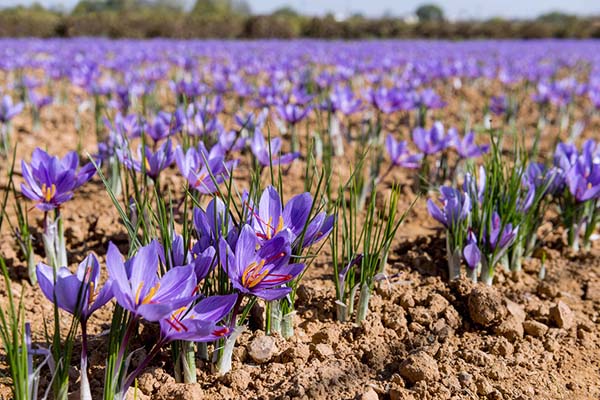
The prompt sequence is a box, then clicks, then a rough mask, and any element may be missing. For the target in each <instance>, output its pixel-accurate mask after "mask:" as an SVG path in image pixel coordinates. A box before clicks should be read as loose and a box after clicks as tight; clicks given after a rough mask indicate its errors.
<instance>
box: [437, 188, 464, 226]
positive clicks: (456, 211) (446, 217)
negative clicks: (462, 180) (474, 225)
mask: <svg viewBox="0 0 600 400" xmlns="http://www.w3.org/2000/svg"><path fill="white" fill-rule="evenodd" d="M440 192H441V193H442V197H441V200H442V204H443V207H442V209H440V208H439V207H438V206H437V205H436V204H435V203H434V202H433V200H431V199H428V200H427V210H428V211H429V214H430V215H431V216H432V217H433V218H434V219H436V220H437V221H438V222H440V223H441V224H443V225H444V226H445V227H446V228H447V229H452V227H453V226H455V225H456V224H457V223H458V222H460V221H463V220H464V219H465V218H467V216H468V215H469V213H470V212H471V200H470V197H469V196H466V195H465V194H464V193H463V192H462V191H460V190H458V189H454V188H451V187H448V186H442V187H441V188H440Z"/></svg>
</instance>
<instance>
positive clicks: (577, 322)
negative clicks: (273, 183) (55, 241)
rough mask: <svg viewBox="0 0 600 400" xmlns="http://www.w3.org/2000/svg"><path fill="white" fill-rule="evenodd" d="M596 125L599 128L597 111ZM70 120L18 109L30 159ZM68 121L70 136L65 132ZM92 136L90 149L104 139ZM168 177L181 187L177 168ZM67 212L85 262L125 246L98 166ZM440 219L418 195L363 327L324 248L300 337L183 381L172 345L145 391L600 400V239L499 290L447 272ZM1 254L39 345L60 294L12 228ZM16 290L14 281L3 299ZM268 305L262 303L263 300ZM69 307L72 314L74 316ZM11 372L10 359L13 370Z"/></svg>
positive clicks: (98, 321) (311, 279)
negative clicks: (24, 255) (340, 306)
mask: <svg viewBox="0 0 600 400" xmlns="http://www.w3.org/2000/svg"><path fill="white" fill-rule="evenodd" d="M452 109H453V108H452V106H450V110H452ZM594 121H595V120H594ZM84 122H85V121H84ZM87 124H89V121H87ZM592 125H595V126H596V127H597V125H598V124H597V121H595V122H594V124H592ZM70 126H72V112H71V111H70V109H69V108H68V107H65V108H64V110H63V109H61V108H60V107H58V106H57V107H56V108H55V109H54V112H53V113H52V114H51V115H50V116H46V117H45V119H44V125H43V128H42V130H41V131H39V132H36V133H33V132H30V131H29V129H28V122H27V120H26V119H25V118H21V119H18V120H17V123H16V125H15V127H16V128H17V132H18V133H17V135H16V139H17V140H18V142H19V146H20V147H19V153H18V157H19V159H20V158H21V157H22V158H26V159H28V157H29V155H30V154H31V150H32V149H33V148H34V147H35V146H40V147H45V148H48V150H49V151H50V152H51V153H55V154H61V155H62V154H64V153H65V152H66V151H67V150H70V149H72V148H73V147H74V145H71V144H72V143H76V139H75V138H76V136H75V134H74V132H72V128H70ZM89 128H90V129H89V132H92V129H91V127H89ZM59 131H60V132H61V135H60V137H59V138H60V140H56V138H57V135H56V132H59ZM86 146H87V147H88V150H90V151H92V150H93V149H94V146H95V145H94V141H93V139H90V141H89V143H88V142H86ZM340 162H345V163H348V162H349V161H347V160H340ZM17 169H18V170H20V168H17ZM4 171H5V169H4V168H3V169H1V172H2V175H3V176H2V178H1V179H2V180H1V182H2V183H3V184H4V183H5V178H4V174H5V173H4ZM302 171H303V169H302V166H301V165H300V164H299V165H298V166H294V167H292V169H291V170H290V171H289V175H288V177H289V179H287V180H286V185H285V191H286V197H287V198H289V197H290V196H291V195H292V194H295V193H298V192H300V191H301V190H302V184H301V180H300V178H301V175H302ZM247 175H248V171H247V167H246V166H245V165H244V164H243V163H242V165H241V166H240V170H239V172H236V178H238V179H239V180H241V181H243V180H244V178H245V177H247ZM167 181H168V183H170V184H173V185H175V186H174V187H180V186H181V185H180V182H181V178H179V177H177V176H176V174H175V173H172V174H169V175H168V179H167ZM392 181H396V182H401V183H403V184H404V185H403V187H402V192H403V193H404V195H405V196H404V197H403V198H402V205H403V206H407V205H408V204H410V203H411V201H412V199H413V198H414V194H413V193H412V191H411V189H410V182H411V178H409V175H408V173H407V172H406V171H394V172H393V173H392V174H390V175H389V176H388V178H387V179H386V181H385V182H384V183H383V185H382V193H384V194H385V192H386V191H389V184H390V183H391V182H392ZM288 182H289V184H288ZM294 182H297V184H295V183H294ZM386 185H387V186H386ZM28 206H29V205H28ZM9 215H12V212H11V211H10V210H9ZM63 215H64V216H65V217H66V221H65V226H66V227H67V230H66V236H67V242H68V248H69V252H70V259H71V261H72V263H73V264H75V263H76V262H78V261H80V260H81V259H82V258H83V256H84V255H85V254H86V253H87V252H88V251H95V252H96V253H97V254H98V255H99V256H100V259H101V262H103V261H104V254H105V252H106V248H107V244H108V242H109V241H113V242H115V243H116V244H117V245H119V246H120V247H121V250H123V251H124V250H125V249H126V246H127V235H126V233H125V230H124V228H123V227H122V226H121V225H120V223H119V220H118V215H117V213H116V211H115V210H114V207H113V206H112V204H111V202H110V199H109V198H108V196H107V195H106V193H105V191H104V189H103V187H102V183H101V182H100V181H99V180H98V179H97V178H95V179H94V180H93V181H92V182H91V183H90V184H88V185H86V186H85V187H84V188H83V189H82V190H80V191H79V192H77V194H76V196H75V199H74V200H73V201H71V202H69V203H68V204H66V205H65V207H64V210H63ZM30 216H31V221H32V223H34V225H35V226H37V228H34V234H35V235H36V237H37V238H38V242H37V246H36V253H37V254H43V248H42V246H41V242H40V241H39V234H40V231H39V230H40V227H41V217H42V215H41V213H40V212H38V211H36V210H31V212H30ZM434 228H436V223H435V222H434V221H433V220H431V219H430V218H429V217H428V216H427V212H426V210H425V206H424V201H419V202H418V203H417V205H416V207H415V209H414V210H413V211H411V213H410V214H409V216H408V219H407V221H406V223H405V224H404V225H403V227H402V228H401V229H400V231H399V233H398V237H397V239H396V240H395V244H394V248H393V252H392V254H391V255H390V257H389V260H388V262H389V265H388V266H387V268H386V272H387V275H388V279H387V280H384V281H382V282H380V283H379V284H378V287H377V289H376V292H375V294H374V295H373V297H372V299H371V312H370V314H369V316H368V318H367V321H366V322H365V323H364V324H363V325H361V326H356V325H355V324H353V323H352V322H345V323H340V322H337V321H335V303H334V302H335V298H334V286H333V281H332V269H331V266H330V264H329V263H328V256H327V253H328V252H327V251H324V255H323V256H322V257H321V258H320V259H319V261H318V262H317V263H315V265H313V266H312V267H311V269H310V270H309V271H308V273H307V274H306V276H305V278H304V281H303V283H302V285H301V287H300V289H299V292H298V303H297V315H296V320H295V322H296V328H295V336H294V337H293V338H292V339H291V340H288V341H286V340H283V339H282V338H279V337H273V338H271V337H265V336H264V332H262V331H260V330H251V329H249V330H247V331H246V332H245V333H244V334H242V336H241V338H240V339H239V341H238V345H237V348H236V350H235V354H234V364H233V371H232V372H231V373H229V374H227V375H226V376H223V377H219V376H217V375H216V374H215V373H214V372H213V371H212V370H211V364H210V363H203V362H202V361H200V360H199V361H198V366H197V367H198V378H199V379H198V381H199V382H200V383H198V384H194V385H185V384H177V383H175V382H174V378H173V371H172V367H171V362H170V358H169V357H170V354H169V352H168V351H165V352H164V353H163V354H162V355H161V356H160V357H159V358H158V359H156V360H155V362H153V364H152V366H151V367H150V368H149V369H148V370H147V371H146V372H145V373H143V374H142V375H141V376H140V378H139V381H138V389H139V390H138V393H137V395H136V396H137V397H136V398H137V399H148V398H150V399H203V398H206V399H214V398H225V399H271V398H277V399H288V398H289V399H292V398H298V399H355V398H360V399H365V400H370V399H377V398H383V399H404V398H432V399H433V398H435V399H442V398H493V399H496V398H498V399H501V398H506V399H532V398H538V399H562V398H573V399H597V398H600V340H599V333H600V332H599V329H598V328H599V311H600V279H598V277H599V275H600V249H599V248H598V246H597V244H596V245H595V246H594V247H593V248H592V250H591V252H589V253H588V254H584V255H577V256H574V255H572V254H570V253H569V251H568V250H567V249H566V248H564V246H563V238H562V235H561V232H553V233H552V234H551V235H549V236H548V237H546V238H545V240H546V242H545V247H544V251H545V253H546V254H547V256H548V257H547V260H546V269H547V275H546V278H545V280H543V281H540V280H539V278H538V273H539V269H540V260H539V259H537V258H533V259H531V260H527V261H526V262H525V265H524V270H523V272H521V273H520V274H518V275H513V274H508V273H504V272H502V271H498V273H497V275H498V276H497V281H498V282H497V283H495V284H494V286H493V287H492V288H487V287H483V286H482V285H473V284H471V283H470V282H468V281H466V280H463V281H458V282H452V283H449V282H447V280H446V279H445V278H444V269H445V252H444V249H445V243H444V238H443V236H441V235H440V233H439V232H438V231H437V230H436V229H434ZM325 247H327V246H325ZM0 252H1V253H2V254H3V256H4V257H5V258H6V260H7V264H8V266H9V268H10V271H11V278H12V281H13V289H14V290H15V293H16V294H17V295H20V293H21V292H22V291H25V296H24V301H25V312H26V317H27V320H28V321H30V322H31V323H32V328H33V331H34V332H35V334H36V336H35V337H34V339H35V340H36V341H37V342H38V343H41V342H43V336H42V332H43V326H44V320H46V321H51V318H52V307H51V304H50V303H49V302H48V301H47V300H46V299H45V298H44V297H43V295H42V294H41V292H40V291H39V289H37V288H32V287H31V286H30V285H29V284H28V283H27V281H26V277H27V273H26V269H25V266H24V263H23V262H22V261H21V260H20V255H19V253H18V251H17V246H16V244H15V242H14V240H13V239H12V238H11V235H10V233H9V232H8V230H7V229H4V228H3V232H2V233H1V237H0ZM5 293H6V292H5V286H4V284H3V283H2V284H1V285H0V294H1V298H2V299H5ZM111 307H112V306H111V305H109V306H107V307H106V308H104V309H103V310H100V312H98V313H96V314H95V315H94V316H93V318H92V320H91V322H90V328H89V329H90V331H91V335H92V337H91V340H90V347H91V366H92V367H91V383H92V387H93V390H94V398H101V390H102V380H103V373H104V370H103V365H104V362H105V360H104V357H105V354H106V331H107V329H108V328H109V324H110V312H111V311H110V310H111ZM256 311H257V314H260V309H259V310H256ZM62 317H63V319H64V324H63V325H66V324H67V323H68V322H69V317H68V316H67V315H63V316H62ZM155 334H156V332H155V331H154V327H152V326H144V327H143V328H142V331H141V332H140V338H141V340H140V341H139V343H140V347H141V348H142V350H140V351H139V352H138V353H137V355H136V357H134V359H133V360H132V364H133V365H135V364H136V363H137V362H139V361H140V359H141V357H142V355H143V353H144V351H145V350H144V347H146V348H149V346H150V344H151V338H152V337H153V335H154V336H155ZM76 351H78V349H76ZM74 358H75V359H76V358H77V357H74ZM76 364H77V363H76V361H75V360H74V366H73V373H72V380H71V381H72V389H73V398H78V394H77V387H78V382H77V377H78V367H77V366H76ZM7 372H8V371H7V368H6V366H5V365H2V375H6V374H7ZM48 379H49V377H48V376H47V375H45V376H44V377H43V378H42V381H41V386H42V387H44V386H45V384H46V383H47V382H48ZM7 383H8V381H7V378H2V379H1V380H0V397H1V396H4V398H8V397H10V391H9V388H8V386H7ZM132 398H133V397H132Z"/></svg>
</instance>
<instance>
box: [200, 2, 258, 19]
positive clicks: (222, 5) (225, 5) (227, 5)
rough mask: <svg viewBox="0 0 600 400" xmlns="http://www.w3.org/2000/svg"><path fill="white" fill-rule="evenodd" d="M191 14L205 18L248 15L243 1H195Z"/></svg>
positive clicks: (249, 10) (248, 11)
mask: <svg viewBox="0 0 600 400" xmlns="http://www.w3.org/2000/svg"><path fill="white" fill-rule="evenodd" d="M192 14H198V15H205V16H227V15H250V14H251V9H250V6H249V5H248V3H247V2H246V1H245V0H196V3H195V4H194V7H193V8H192Z"/></svg>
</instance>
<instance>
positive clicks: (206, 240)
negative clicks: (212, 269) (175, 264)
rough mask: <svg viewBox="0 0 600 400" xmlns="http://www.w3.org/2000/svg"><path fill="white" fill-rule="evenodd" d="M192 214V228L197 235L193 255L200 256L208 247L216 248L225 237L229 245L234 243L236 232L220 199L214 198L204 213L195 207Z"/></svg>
mask: <svg viewBox="0 0 600 400" xmlns="http://www.w3.org/2000/svg"><path fill="white" fill-rule="evenodd" d="M193 214H194V218H193V222H194V228H195V229H196V233H197V235H198V241H197V242H196V244H195V245H194V248H193V251H194V253H196V254H200V253H202V252H204V251H205V250H206V249H207V248H208V247H210V246H217V245H218V244H219V239H220V238H221V237H225V238H226V240H227V243H229V244H230V245H233V244H234V243H235V240H236V238H237V230H236V229H235V227H234V226H233V218H232V217H231V215H230V213H229V210H228V209H227V207H226V206H225V203H223V201H222V200H221V199H220V198H218V197H214V198H213V199H212V200H211V201H210V202H209V203H208V206H206V211H204V210H203V209H201V208H197V207H195V208H194V211H193Z"/></svg>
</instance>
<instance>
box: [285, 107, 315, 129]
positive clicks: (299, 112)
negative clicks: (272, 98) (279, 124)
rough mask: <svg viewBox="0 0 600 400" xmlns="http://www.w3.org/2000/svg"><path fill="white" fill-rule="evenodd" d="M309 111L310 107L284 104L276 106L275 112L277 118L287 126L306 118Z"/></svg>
mask: <svg viewBox="0 0 600 400" xmlns="http://www.w3.org/2000/svg"><path fill="white" fill-rule="evenodd" d="M310 111H311V107H309V106H304V105H300V104H286V105H280V106H277V112H278V113H279V116H280V117H281V118H283V119H284V120H285V121H286V122H287V123H288V124H291V125H296V124H297V123H298V122H300V121H302V120H303V119H304V118H306V117H307V116H308V113H309V112H310Z"/></svg>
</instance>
